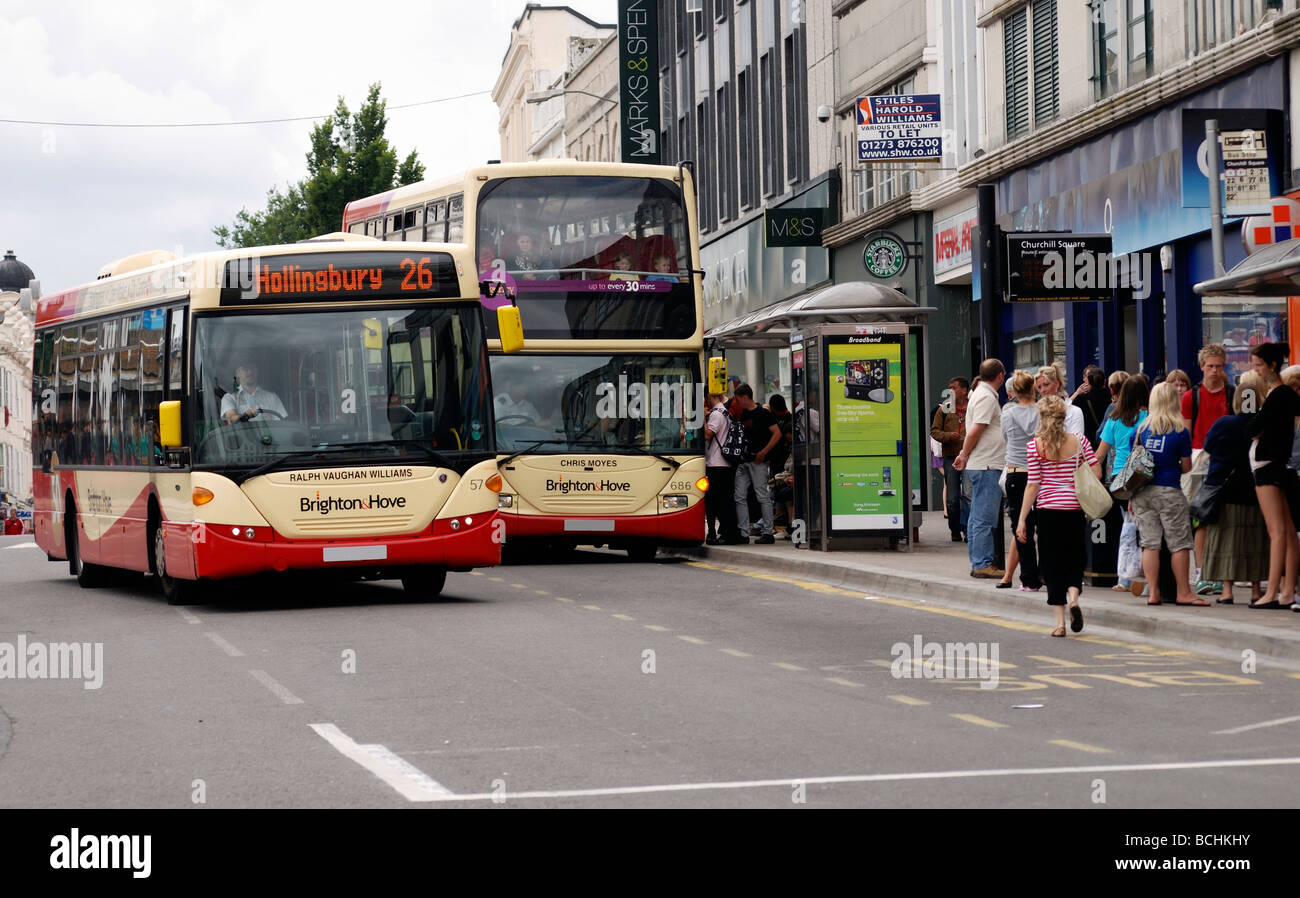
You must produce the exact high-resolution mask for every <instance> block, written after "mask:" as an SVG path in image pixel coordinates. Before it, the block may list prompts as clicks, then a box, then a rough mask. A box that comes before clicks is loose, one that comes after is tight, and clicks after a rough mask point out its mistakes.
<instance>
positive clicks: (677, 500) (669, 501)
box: [664, 496, 688, 508]
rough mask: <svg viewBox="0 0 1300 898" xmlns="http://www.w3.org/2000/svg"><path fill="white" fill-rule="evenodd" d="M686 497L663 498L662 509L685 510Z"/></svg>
mask: <svg viewBox="0 0 1300 898" xmlns="http://www.w3.org/2000/svg"><path fill="white" fill-rule="evenodd" d="M687 501H688V499H687V497H686V496H664V508H685V507H686V503H687Z"/></svg>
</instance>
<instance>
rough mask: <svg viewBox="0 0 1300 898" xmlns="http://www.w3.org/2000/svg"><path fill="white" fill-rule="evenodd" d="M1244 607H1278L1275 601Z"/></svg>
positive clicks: (1255, 603)
mask: <svg viewBox="0 0 1300 898" xmlns="http://www.w3.org/2000/svg"><path fill="white" fill-rule="evenodd" d="M1246 607H1247V608H1276V607H1278V604H1277V599H1273V601H1271V602H1251V603H1250V604H1249V605H1247V606H1246Z"/></svg>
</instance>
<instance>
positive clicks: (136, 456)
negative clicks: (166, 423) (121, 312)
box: [117, 314, 147, 465]
mask: <svg viewBox="0 0 1300 898" xmlns="http://www.w3.org/2000/svg"><path fill="white" fill-rule="evenodd" d="M122 332H123V339H122V350H121V352H120V353H119V354H118V362H117V378H118V383H119V384H120V385H121V388H120V389H119V390H118V405H119V408H120V410H121V416H122V458H121V460H120V463H121V464H125V465H141V464H145V462H146V461H147V456H146V455H145V451H144V447H143V446H142V445H141V444H140V435H141V433H142V432H143V426H144V422H143V421H142V420H141V414H140V411H141V406H140V316H139V315H138V314H137V315H131V316H129V317H127V318H123V319H122Z"/></svg>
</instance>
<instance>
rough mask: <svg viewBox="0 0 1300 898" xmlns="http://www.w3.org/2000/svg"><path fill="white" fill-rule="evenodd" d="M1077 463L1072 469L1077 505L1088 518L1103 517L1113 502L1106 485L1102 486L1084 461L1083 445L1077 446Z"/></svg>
mask: <svg viewBox="0 0 1300 898" xmlns="http://www.w3.org/2000/svg"><path fill="white" fill-rule="evenodd" d="M1077 458H1078V460H1079V464H1078V465H1077V466H1076V467H1075V469H1074V495H1075V496H1077V497H1078V499H1079V507H1080V508H1082V509H1083V513H1084V514H1086V515H1087V516H1088V518H1089V519H1090V520H1093V521H1095V520H1097V519H1098V518H1104V517H1105V516H1106V514H1107V513H1108V512H1109V511H1110V507H1111V506H1112V505H1113V504H1115V503H1114V500H1112V499H1111V496H1110V493H1108V492H1107V491H1106V487H1104V486H1102V484H1101V481H1100V480H1098V479H1097V476H1096V475H1095V474H1093V473H1092V468H1090V467H1089V466H1088V465H1087V463H1086V462H1085V461H1084V456H1083V446H1082V444H1081V445H1080V446H1079V454H1078V456H1077Z"/></svg>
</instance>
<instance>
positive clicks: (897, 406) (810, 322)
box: [704, 281, 937, 551]
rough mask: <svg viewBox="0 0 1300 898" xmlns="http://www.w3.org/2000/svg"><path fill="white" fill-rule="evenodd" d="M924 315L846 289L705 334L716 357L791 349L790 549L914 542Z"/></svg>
mask: <svg viewBox="0 0 1300 898" xmlns="http://www.w3.org/2000/svg"><path fill="white" fill-rule="evenodd" d="M934 311H937V310H936V309H934V308H932V307H922V306H918V305H917V304H916V302H914V301H913V300H912V299H910V298H909V297H908V296H907V295H906V294H905V293H902V292H901V291H899V290H895V289H893V288H892V287H886V286H884V285H882V284H875V283H870V282H866V281H850V282H847V283H842V284H834V285H831V286H828V287H823V288H820V289H817V290H812V291H809V292H808V293H805V294H803V295H801V296H797V297H794V298H793V299H789V300H785V301H783V302H779V303H775V304H773V305H771V306H767V307H766V308H763V309H759V310H758V311H756V312H752V313H750V314H748V315H744V316H741V317H738V318H735V319H732V320H731V321H727V322H725V323H723V324H721V325H719V326H717V327H715V328H712V329H711V330H709V331H708V332H707V333H706V334H705V335H704V338H705V343H706V345H707V346H708V347H709V348H710V350H711V351H713V352H714V353H715V354H716V353H717V352H719V351H725V350H732V351H734V350H746V349H755V350H757V349H788V350H790V353H791V369H792V374H793V377H794V395H793V404H792V409H793V411H794V415H795V425H794V430H795V434H794V447H793V452H792V453H791V458H792V460H793V461H792V473H793V475H794V507H795V520H794V521H792V522H791V525H792V526H791V538H792V540H794V542H795V544H796V545H797V546H800V547H803V548H810V547H815V548H819V549H821V550H823V551H829V550H830V549H831V547H832V543H834V545H835V546H836V547H837V548H841V547H842V548H862V547H868V546H880V545H882V544H888V545H890V546H893V547H899V546H902V547H906V546H908V545H910V543H911V541H912V539H914V538H915V531H916V529H917V528H918V527H919V526H920V517H919V513H920V511H921V510H922V509H923V508H925V507H926V503H927V500H928V494H929V483H930V478H929V471H930V440H929V424H928V421H926V420H925V415H926V412H927V410H928V409H929V396H928V395H927V390H926V384H927V382H928V373H929V372H928V364H929V362H928V355H927V351H926V350H927V345H928V344H927V334H926V320H927V318H928V316H929V314H930V313H931V312H934ZM850 356H852V358H850ZM858 356H861V357H862V358H858ZM829 365H834V366H835V368H834V371H832V370H831V368H829V367H828V366H829ZM850 420H852V421H855V422H859V423H860V425H861V426H858V424H851V423H849V422H850ZM823 422H825V425H826V426H825V428H823V426H822V425H823ZM890 427H892V428H894V429H895V430H897V434H896V436H897V439H894V436H893V435H890V434H889V433H887V431H888V428H890ZM855 428H856V431H861V432H856V431H855ZM823 431H824V432H823ZM832 462H834V463H832ZM839 469H843V470H839ZM837 473H838V474H840V475H843V476H838V477H835V476H833V475H835V474H837ZM868 494H870V498H869V499H868ZM849 505H853V506H856V507H855V508H854V509H849V508H848V506H849ZM887 506H896V507H887ZM823 509H827V510H829V512H830V513H828V514H823V511H822V510H823ZM837 512H838V513H837ZM837 524H838V526H837Z"/></svg>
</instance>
